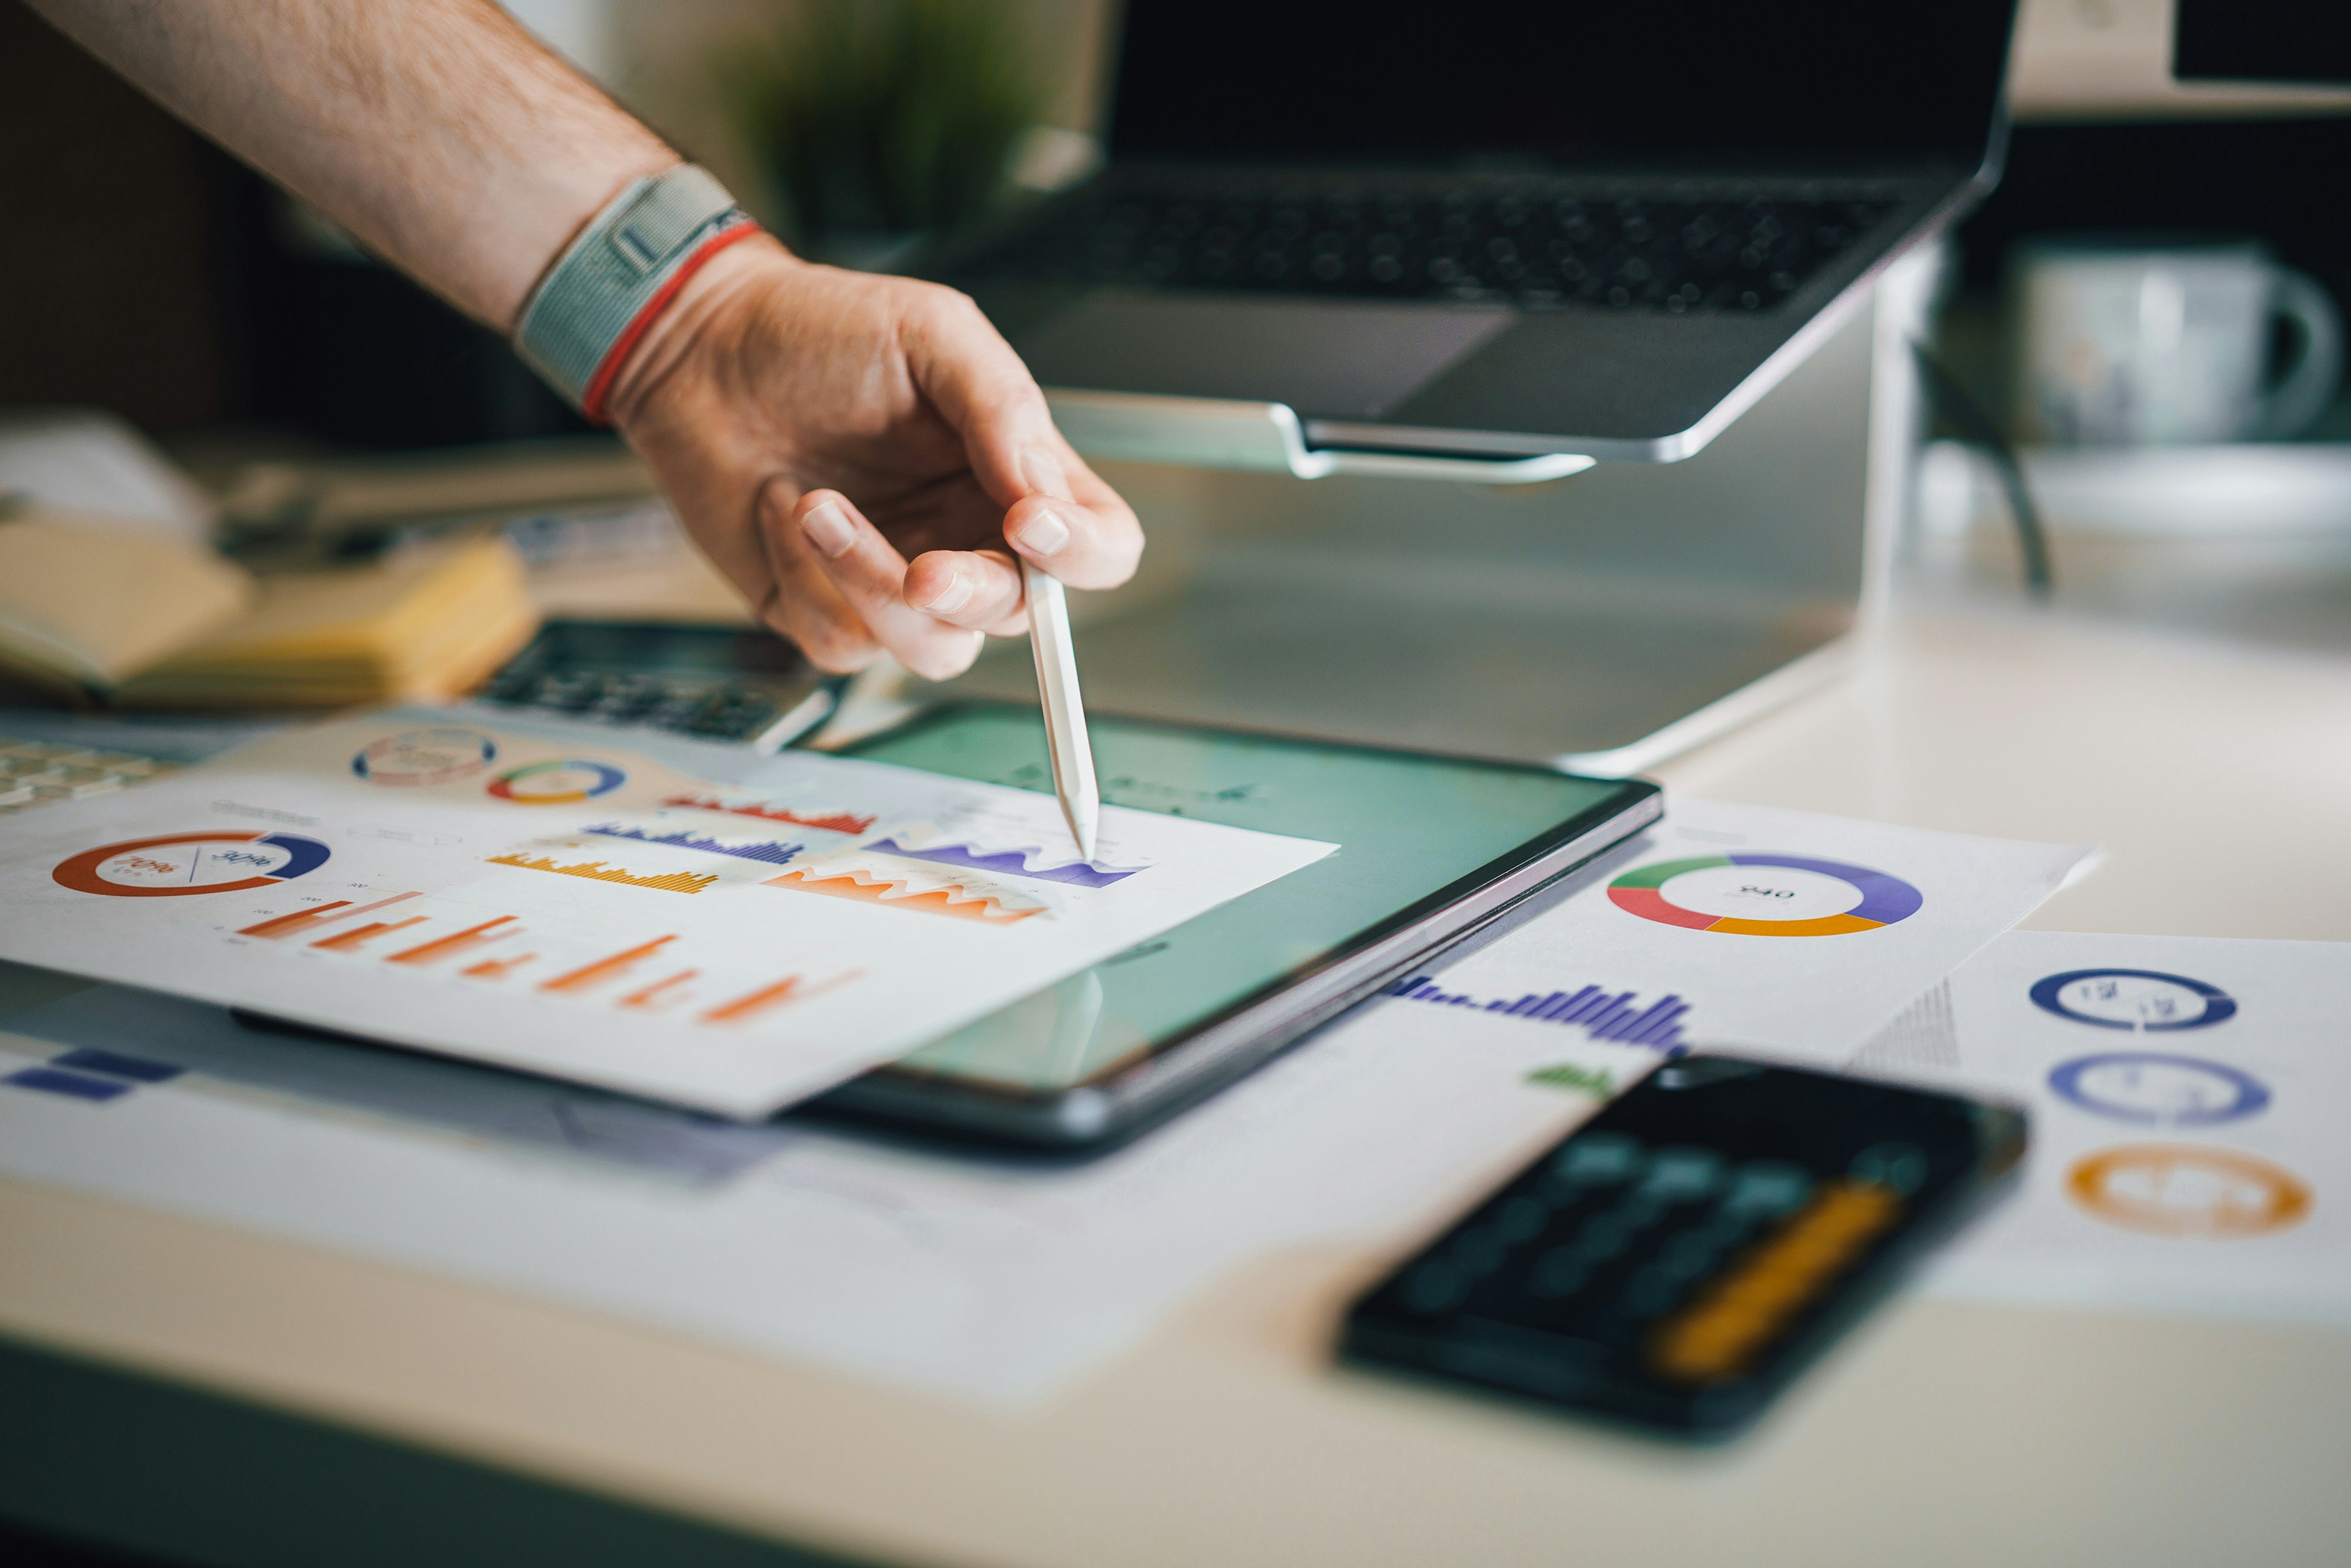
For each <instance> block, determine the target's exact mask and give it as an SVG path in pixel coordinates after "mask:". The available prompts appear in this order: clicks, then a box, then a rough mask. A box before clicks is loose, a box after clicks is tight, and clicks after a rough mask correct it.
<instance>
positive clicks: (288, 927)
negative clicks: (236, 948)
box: [237, 893, 417, 942]
mask: <svg viewBox="0 0 2351 1568" xmlns="http://www.w3.org/2000/svg"><path fill="white" fill-rule="evenodd" d="M416 896H417V894H413V893H395V894H392V896H391V897H390V898H379V899H377V900H376V901H375V902H374V903H373V904H359V905H356V906H354V905H353V904H352V903H351V901H350V899H348V898H339V899H337V900H336V901H335V902H334V903H332V904H319V906H318V907H316V908H314V909H300V910H297V911H295V912H294V913H293V914H291V915H278V916H277V918H276V919H274V920H264V921H262V922H261V923H259V924H258V925H247V926H246V927H244V928H243V929H241V930H239V931H238V932H237V935H238V936H258V937H260V938H261V939H262V940H263V941H265V942H282V941H284V940H285V939H286V938H287V937H289V936H300V935H302V933H304V932H305V931H315V930H317V929H318V928H319V926H321V925H333V924H334V923H335V922H336V921H338V920H349V919H350V918H352V917H353V916H355V915H365V914H367V913H369V912H370V911H371V910H377V909H381V908H382V907H384V905H386V904H398V903H399V902H400V901H401V900H402V899H404V898H414V897H416Z"/></svg>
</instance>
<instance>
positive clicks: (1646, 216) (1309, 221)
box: [972, 186, 1890, 313]
mask: <svg viewBox="0 0 2351 1568" xmlns="http://www.w3.org/2000/svg"><path fill="white" fill-rule="evenodd" d="M1889 207H1890V204H1889V203H1887V202H1885V201H1876V200H1844V199H1839V200H1813V201H1793V200H1789V201H1777V200H1765V199H1748V200H1724V201H1703V200H1670V201H1667V200H1657V201H1651V200H1645V199H1635V198H1618V199H1613V200H1605V201H1599V200H1590V199H1586V198H1584V197H1582V196H1578V195H1575V194H1573V193H1561V192H1553V193H1544V192H1543V191H1541V190H1540V189H1537V188H1535V187H1533V186H1523V187H1520V188H1503V189H1499V190H1485V191H1480V190H1476V189H1471V188H1468V187H1461V188H1457V189H1454V190H1450V191H1446V192H1443V193H1439V194H1436V195H1427V194H1420V193H1405V192H1388V193H1381V192H1377V191H1371V192H1366V191H1364V190H1361V189H1354V190H1348V191H1338V192H1332V193H1324V194H1322V195H1317V194H1315V193H1311V192H1307V191H1301V190H1291V191H1284V192H1280V193H1273V194H1264V193H1262V192H1260V193H1258V194H1248V193H1241V192H1238V191H1236V192H1234V193H1231V194H1229V195H1220V196H1215V197H1212V198H1204V197H1202V196H1201V195H1200V194H1199V193H1198V192H1197V191H1196V190H1192V191H1188V192H1186V193H1184V194H1183V195H1181V196H1176V195H1174V194H1169V195H1165V196H1155V195H1153V194H1152V193H1147V192H1140V191H1135V190H1131V189H1130V190H1124V191H1121V192H1119V193H1116V194H1115V195H1105V196H1102V197H1098V198H1096V199H1094V200H1092V201H1086V200H1082V199H1081V200H1080V201H1078V202H1075V203H1072V204H1070V205H1069V206H1066V207H1065V208H1063V209H1062V210H1061V212H1060V213H1059V214H1054V215H1053V216H1052V217H1051V218H1050V219H1049V221H1048V222H1046V223H1045V224H1044V225H1041V226H1040V227H1039V228H1037V229H1035V230H1032V231H1030V232H1029V233H1028V234H1026V235H1020V236H1017V237H1016V238H1015V239H1013V240H1012V241H1011V242H1009V243H1008V246H1005V247H1004V248H1001V249H999V250H998V251H996V252H994V253H993V254H991V255H986V256H980V257H977V258H976V260H975V262H974V264H973V267H972V270H973V271H974V272H975V273H976V274H977V275H978V276H981V277H986V276H987V275H989V274H990V273H993V272H1003V273H1021V274H1027V275H1029V276H1036V275H1038V274H1040V273H1041V274H1043V275H1045V276H1049V277H1059V278H1061V279H1063V280H1065V281H1069V282H1077V283H1094V284H1107V285H1113V286H1116V285H1123V286H1128V287H1136V286H1141V287H1176V288H1200V289H1209V290H1217V291H1235V292H1261V293H1285V294H1303V295H1330V296H1339V297H1345V296H1355V297H1368V298H1392V299H1416V298H1420V299H1460V300H1478V301H1499V302H1504V303H1514V304H1518V305H1520V306H1521V307H1524V308H1533V309H1570V308H1596V309H1604V310H1633V309H1645V310H1667V311H1672V312H1676V313H1680V312H1687V311H1694V310H1695V311H1723V310H1761V309H1768V308H1771V307H1772V306H1774V305H1776V304H1778V303H1779V302H1780V301H1781V300H1782V299H1784V298H1787V297H1788V296H1790V295H1791V294H1793V293H1794V292H1796V291H1797V290H1798V289H1800V288H1802V287H1803V284H1804V282H1805V280H1806V279H1807V278H1808V277H1811V275H1812V274H1813V271H1815V270H1816V269H1817V268H1818V267H1819V266H1820V265H1821V264H1822V263H1823V261H1825V260H1826V259H1827V258H1829V257H1831V256H1834V255H1835V254H1836V253H1838V252H1839V251H1841V250H1843V249H1844V248H1845V247H1846V246H1850V245H1852V244H1853V243H1855V241H1856V240H1857V239H1858V238H1859V237H1860V236H1861V235H1862V233H1863V232H1864V231H1865V230H1866V229H1867V228H1869V227H1870V226H1871V225H1874V224H1876V222H1877V221H1878V220H1879V219H1880V218H1882V217H1884V216H1885V215H1886V212H1887V211H1888V210H1889Z"/></svg>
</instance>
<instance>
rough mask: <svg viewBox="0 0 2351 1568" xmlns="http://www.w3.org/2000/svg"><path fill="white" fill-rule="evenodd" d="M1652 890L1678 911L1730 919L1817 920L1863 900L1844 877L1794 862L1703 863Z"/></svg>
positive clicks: (1847, 912)
mask: <svg viewBox="0 0 2351 1568" xmlns="http://www.w3.org/2000/svg"><path fill="white" fill-rule="evenodd" d="M1657 894H1658V896H1659V897H1661V898H1663V899H1664V900H1665V901H1666V902H1667V904H1672V905H1673V906H1674V907H1676V908H1677V909H1687V910H1689V911H1691V912H1692V913H1694V914H1698V915H1719V916H1721V917H1722V918H1725V919H1734V920H1820V919H1823V918H1825V917H1826V916H1828V915H1845V914H1849V913H1850V912H1852V911H1853V910H1854V909H1855V908H1858V907H1859V906H1860V904H1861V900H1862V891H1861V889H1859V888H1857V887H1855V886H1854V884H1853V883H1849V882H1847V881H1845V880H1844V878H1843V877H1838V876H1828V875H1825V874H1823V873H1820V872H1816V871H1803V870H1801V869H1799V868H1797V867H1794V866H1742V865H1716V866H1706V867H1702V868H1701V869H1699V870H1698V871H1686V872H1684V873H1681V874H1680V875H1679V876H1677V877H1673V878H1671V879H1669V880H1668V881H1667V883H1665V884H1664V885H1663V886H1661V887H1659V888H1658V889H1657Z"/></svg>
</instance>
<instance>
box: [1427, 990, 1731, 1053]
mask: <svg viewBox="0 0 2351 1568" xmlns="http://www.w3.org/2000/svg"><path fill="white" fill-rule="evenodd" d="M1384 994H1385V995H1387V996H1391V997H1395V998H1397V999H1398V1000H1400V1001H1407V1002H1426V1003H1429V1004H1431V1005H1433V1006H1436V1007H1450V1008H1475V1009H1478V1010H1479V1011H1480V1012H1489V1013H1499V1014H1501V1015H1502V1016H1503V1017H1505V1018H1517V1019H1526V1020H1527V1021H1528V1022H1530V1023H1552V1024H1564V1025H1567V1026H1569V1027H1571V1028H1574V1029H1581V1030H1583V1031H1584V1032H1585V1033H1586V1034H1588V1035H1590V1036H1591V1037H1592V1038H1593V1040H1614V1041H1615V1042H1616V1043H1618V1044H1620V1045H1638V1046H1644V1047H1646V1048H1647V1049H1649V1050H1651V1051H1665V1052H1667V1053H1668V1054H1671V1053H1675V1052H1677V1051H1679V1049H1680V1048H1681V1043H1682V1019H1683V1017H1684V1016H1685V1015H1686V1014H1687V1013H1688V1011H1689V1004H1688V1003H1687V1002H1686V1001H1684V1000H1682V998H1680V997H1679V996H1677V995H1675V994H1674V993H1672V992H1667V994H1666V995H1665V996H1662V997H1660V998H1657V999H1656V1001H1654V1002H1651V1003H1649V1004H1648V1005H1647V1006H1646V1007H1643V1006H1642V1005H1641V1004H1640V1003H1639V1002H1638V1001H1637V1000H1636V999H1635V998H1637V996H1638V993H1637V992H1634V991H1617V992H1614V993H1612V992H1610V991H1609V990H1608V989H1607V988H1605V987H1602V986H1585V987H1584V988H1582V989H1581V990H1577V991H1573V992H1570V991H1550V992H1545V993H1541V994H1538V993H1535V992H1532V991H1530V992H1528V993H1526V994H1525V995H1523V996H1520V997H1518V998H1499V997H1498V998H1479V997H1475V996H1471V995H1469V994H1468V993H1467V992H1457V991H1447V990H1445V989H1444V988H1441V987H1439V986H1438V985H1437V983H1436V982H1435V981H1434V980H1432V979H1430V978H1429V977H1427V976H1426V975H1415V976H1413V977H1411V978H1409V979H1404V980H1398V981H1397V982H1396V983H1395V984H1394V985H1392V986H1390V987H1388V988H1387V990H1386V991H1385V993H1384Z"/></svg>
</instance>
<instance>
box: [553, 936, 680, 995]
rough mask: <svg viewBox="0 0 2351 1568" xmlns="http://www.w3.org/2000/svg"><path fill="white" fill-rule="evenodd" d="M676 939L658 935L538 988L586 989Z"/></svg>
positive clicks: (558, 977)
mask: <svg viewBox="0 0 2351 1568" xmlns="http://www.w3.org/2000/svg"><path fill="white" fill-rule="evenodd" d="M676 940H677V937H676V936H674V935H671V936H656V937H654V938H653V940H652V941H650V942H646V943H643V944H641V945H639V946H634V947H631V948H629V949H627V950H626V951H624V952H620V953H615V954H613V955H612V956H611V957H609V958H599V959H597V960H596V961H595V962H594V963H592V964H582V965H580V967H578V968H576V969H573V970H571V971H569V973H566V974H561V975H558V976H556V977H555V978H553V979H551V980H545V981H542V982H540V984H539V989H540V990H542V991H554V992H557V993H559V994H560V993H563V992H569V991H584V990H586V989H587V988H589V987H590V986H593V985H598V984H601V982H603V981H605V980H609V979H611V978H612V977H614V976H617V975H620V974H622V973H625V972H626V971H627V970H628V969H630V968H631V967H633V966H635V965H636V964H638V963H640V962H642V961H643V960H644V959H646V958H650V957H652V956H653V955H654V954H655V953H658V952H660V951H661V950H662V949H663V948H664V947H665V946H668V945H669V944H671V943H672V942H674V941H676Z"/></svg>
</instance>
